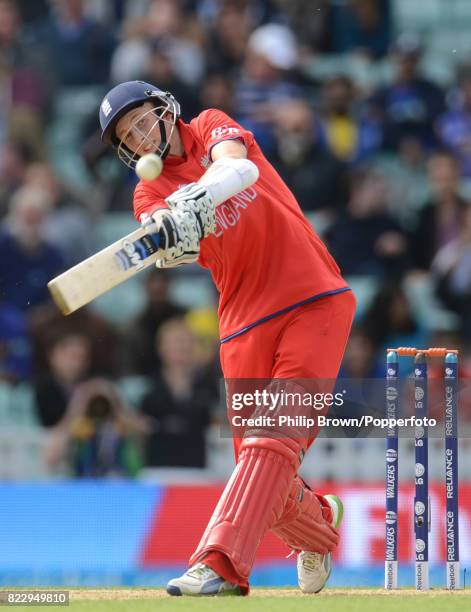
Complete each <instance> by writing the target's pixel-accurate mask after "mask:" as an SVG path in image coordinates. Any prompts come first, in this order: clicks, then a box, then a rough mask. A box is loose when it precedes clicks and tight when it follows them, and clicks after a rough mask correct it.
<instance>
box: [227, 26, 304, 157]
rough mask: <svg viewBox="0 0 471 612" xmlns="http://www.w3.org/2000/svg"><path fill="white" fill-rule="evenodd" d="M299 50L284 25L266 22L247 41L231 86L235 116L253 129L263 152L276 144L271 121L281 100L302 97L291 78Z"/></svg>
mask: <svg viewBox="0 0 471 612" xmlns="http://www.w3.org/2000/svg"><path fill="white" fill-rule="evenodd" d="M297 62H298V50H297V46H296V40H295V38H294V35H293V33H292V32H291V30H289V29H288V28H287V27H285V26H282V25H278V24H274V23H269V24H266V25H264V26H261V27H260V28H258V29H257V30H255V31H254V32H253V33H252V34H251V36H250V38H249V41H248V45H247V49H246V53H245V58H244V63H243V65H242V69H241V73H240V76H239V78H238V79H237V80H236V83H235V86H234V93H235V100H234V108H235V111H236V119H237V120H238V121H239V122H241V123H242V124H243V125H244V127H245V128H247V129H250V130H252V131H253V133H254V135H255V138H256V139H257V142H258V143H259V144H260V146H261V147H262V149H263V150H264V152H265V154H270V153H271V152H272V151H273V150H274V148H275V142H274V136H273V121H274V115H275V112H276V109H277V107H278V105H279V104H280V103H281V102H285V101H287V100H290V99H293V98H299V97H301V90H300V88H299V87H298V86H297V85H296V83H295V82H294V80H293V71H294V70H295V68H296V66H297Z"/></svg>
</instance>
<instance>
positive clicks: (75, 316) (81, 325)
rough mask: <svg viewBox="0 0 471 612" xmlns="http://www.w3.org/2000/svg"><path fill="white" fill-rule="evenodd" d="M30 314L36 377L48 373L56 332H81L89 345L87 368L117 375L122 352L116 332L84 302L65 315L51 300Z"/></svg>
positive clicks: (70, 334) (79, 333) (105, 374)
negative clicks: (51, 348) (77, 308)
mask: <svg viewBox="0 0 471 612" xmlns="http://www.w3.org/2000/svg"><path fill="white" fill-rule="evenodd" d="M29 318H30V321H31V335H32V338H33V343H34V352H35V364H34V365H35V371H36V373H37V375H38V376H39V377H41V376H45V375H46V376H47V375H48V373H49V370H50V367H49V352H50V346H51V343H52V342H53V341H54V339H55V337H56V336H59V337H62V336H74V337H75V336H80V337H81V336H83V335H84V334H85V335H86V337H87V341H88V344H89V348H90V370H91V371H92V372H93V373H97V374H100V375H102V376H107V377H114V376H116V375H117V373H118V359H119V354H120V352H121V351H120V350H119V344H118V335H117V332H116V330H115V329H114V328H113V326H112V325H111V324H110V323H108V321H106V320H105V319H104V318H103V317H101V316H100V315H99V314H97V313H96V312H94V311H93V310H92V309H90V308H88V307H87V306H84V307H82V308H80V309H79V310H77V311H76V312H74V313H72V314H71V315H69V316H67V317H64V316H63V315H62V313H61V312H60V311H59V310H58V308H56V307H55V305H52V304H51V305H48V306H45V307H42V308H37V309H35V311H34V312H33V313H31V314H30V317H29ZM51 332H52V334H53V337H52V338H51Z"/></svg>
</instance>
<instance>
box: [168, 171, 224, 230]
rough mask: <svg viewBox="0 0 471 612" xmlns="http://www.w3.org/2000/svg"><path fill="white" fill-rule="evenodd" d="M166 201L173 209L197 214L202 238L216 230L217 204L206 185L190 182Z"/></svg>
mask: <svg viewBox="0 0 471 612" xmlns="http://www.w3.org/2000/svg"><path fill="white" fill-rule="evenodd" d="M165 201H166V202H167V204H168V205H169V208H170V209H171V210H172V211H173V210H183V211H192V212H193V213H194V214H195V216H196V220H197V223H198V235H199V237H200V239H202V238H206V237H207V236H209V235H210V234H212V233H214V232H215V231H216V206H215V205H214V202H213V198H212V196H211V194H210V193H209V191H208V189H207V187H205V186H204V185H200V184H199V183H189V184H188V185H185V186H184V187H182V188H181V189H178V190H177V191H175V192H174V193H172V194H171V195H169V196H168V198H166V200H165Z"/></svg>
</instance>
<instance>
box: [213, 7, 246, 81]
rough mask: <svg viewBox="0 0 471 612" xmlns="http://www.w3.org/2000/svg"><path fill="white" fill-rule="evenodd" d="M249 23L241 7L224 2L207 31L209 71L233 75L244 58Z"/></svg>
mask: <svg viewBox="0 0 471 612" xmlns="http://www.w3.org/2000/svg"><path fill="white" fill-rule="evenodd" d="M250 30H251V23H250V19H249V14H248V12H247V11H245V10H243V7H242V6H240V5H238V4H237V3H233V2H226V3H224V4H223V6H222V7H221V9H220V10H219V12H218V14H217V17H216V21H215V23H214V25H213V27H212V28H211V30H210V32H209V48H208V52H207V65H208V69H209V70H210V71H211V72H217V73H219V74H226V75H228V76H233V75H235V74H236V72H237V70H238V69H239V67H240V65H241V64H242V62H243V60H244V54H245V49H246V46H247V41H248V39H249V34H250Z"/></svg>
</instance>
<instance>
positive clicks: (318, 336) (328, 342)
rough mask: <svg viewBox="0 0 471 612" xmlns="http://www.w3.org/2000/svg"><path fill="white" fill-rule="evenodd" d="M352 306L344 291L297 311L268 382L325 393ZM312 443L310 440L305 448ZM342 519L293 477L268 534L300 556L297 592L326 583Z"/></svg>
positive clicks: (333, 505)
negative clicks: (301, 382)
mask: <svg viewBox="0 0 471 612" xmlns="http://www.w3.org/2000/svg"><path fill="white" fill-rule="evenodd" d="M354 305H355V300H354V297H353V295H352V294H351V292H346V293H343V294H339V295H336V296H332V297H330V298H326V299H324V300H320V301H319V302H314V303H312V304H311V305H309V307H306V309H305V310H304V311H303V312H300V313H298V316H297V317H296V318H294V319H293V320H292V321H291V323H290V325H289V327H288V328H287V329H286V331H285V333H284V334H283V335H282V336H281V337H280V343H279V346H278V347H277V359H276V364H275V368H274V374H273V376H274V378H296V379H299V378H301V379H309V380H310V382H311V383H312V385H313V386H314V387H316V386H318V387H319V389H320V390H321V391H322V392H324V393H325V392H331V391H332V388H333V385H334V383H335V379H336V377H337V375H338V371H339V368H340V363H341V360H342V357H343V353H344V350H345V346H346V343H347V340H348V335H349V333H350V327H351V323H352V319H353V313H354ZM308 386H309V385H308ZM313 440H314V436H312V437H311V438H310V440H309V444H310V443H312V442H313ZM342 516H343V507H342V505H341V501H340V500H339V499H338V498H336V497H335V496H325V497H324V496H322V495H319V494H316V493H314V492H313V491H311V489H310V488H309V487H308V485H307V484H306V483H304V482H303V481H302V480H301V479H300V478H299V477H297V478H296V479H295V480H294V482H293V484H292V487H291V491H290V494H289V496H288V502H287V504H286V507H285V511H284V512H283V514H282V516H281V517H280V520H279V521H278V522H277V523H276V525H274V526H273V528H272V531H273V532H274V533H275V534H276V535H278V537H280V538H281V539H282V540H283V541H284V542H285V543H286V544H287V545H288V546H290V548H292V549H293V550H296V551H298V552H299V553H300V554H299V555H298V577H299V584H300V586H301V588H302V590H303V591H305V592H318V591H319V590H321V589H322V587H323V586H324V584H325V582H326V581H327V579H328V577H329V575H330V571H331V566H332V557H331V553H332V551H333V550H334V548H335V547H336V546H337V543H338V531H337V527H338V526H339V524H340V521H341V519H342ZM332 534H335V537H333V536H332Z"/></svg>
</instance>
